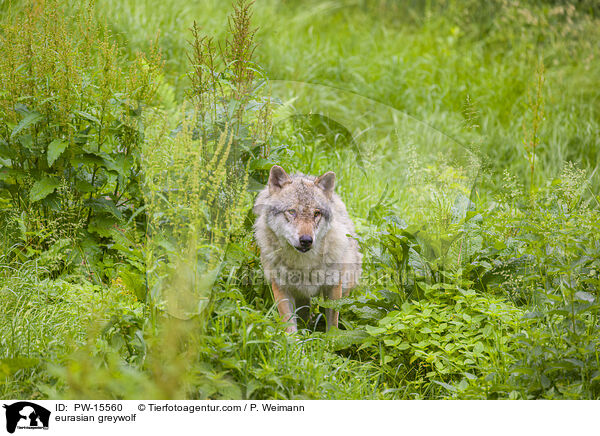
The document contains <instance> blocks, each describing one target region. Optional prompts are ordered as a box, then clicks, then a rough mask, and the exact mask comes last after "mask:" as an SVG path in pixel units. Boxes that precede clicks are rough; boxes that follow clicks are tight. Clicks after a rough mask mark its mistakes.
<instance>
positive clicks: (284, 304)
mask: <svg viewBox="0 0 600 436" xmlns="http://www.w3.org/2000/svg"><path fill="white" fill-rule="evenodd" d="M271 287H272V288H273V299H274V300H275V302H276V303H277V309H278V310H279V315H281V318H283V321H284V322H287V323H289V325H288V327H287V329H285V331H286V332H288V333H295V332H297V331H298V326H297V325H296V318H295V317H294V310H293V306H294V304H293V301H292V297H290V296H289V295H287V294H286V293H285V292H283V291H282V290H281V289H279V286H277V283H275V281H272V282H271Z"/></svg>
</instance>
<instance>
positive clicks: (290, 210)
mask: <svg viewBox="0 0 600 436" xmlns="http://www.w3.org/2000/svg"><path fill="white" fill-rule="evenodd" d="M287 213H289V214H290V215H291V216H294V217H295V216H296V209H289V210H288V211H287Z"/></svg>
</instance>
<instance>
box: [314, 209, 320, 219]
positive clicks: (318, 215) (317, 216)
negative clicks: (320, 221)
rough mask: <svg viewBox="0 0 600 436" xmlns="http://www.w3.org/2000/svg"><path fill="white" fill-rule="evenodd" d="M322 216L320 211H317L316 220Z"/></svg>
mask: <svg viewBox="0 0 600 436" xmlns="http://www.w3.org/2000/svg"><path fill="white" fill-rule="evenodd" d="M320 216H321V211H320V210H315V218H319V217H320Z"/></svg>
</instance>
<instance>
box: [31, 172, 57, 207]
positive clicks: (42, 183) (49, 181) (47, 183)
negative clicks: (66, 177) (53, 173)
mask: <svg viewBox="0 0 600 436" xmlns="http://www.w3.org/2000/svg"><path fill="white" fill-rule="evenodd" d="M59 184H60V183H59V181H58V180H56V179H55V178H53V177H44V178H43V179H41V180H38V181H37V182H35V183H34V184H33V186H32V188H31V191H29V199H30V200H31V201H33V202H36V201H40V200H42V199H44V198H46V197H47V196H48V195H50V194H52V193H53V192H54V190H55V189H56V188H58V185H59Z"/></svg>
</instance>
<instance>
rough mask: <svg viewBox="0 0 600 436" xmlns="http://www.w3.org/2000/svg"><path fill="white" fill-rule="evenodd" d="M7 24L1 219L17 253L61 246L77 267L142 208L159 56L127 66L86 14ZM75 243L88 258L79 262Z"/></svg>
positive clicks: (50, 8) (0, 114)
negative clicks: (146, 135) (147, 115)
mask: <svg viewBox="0 0 600 436" xmlns="http://www.w3.org/2000/svg"><path fill="white" fill-rule="evenodd" d="M9 15H10V14H9ZM7 21H8V20H5V21H4V22H3V23H2V32H1V33H0V52H1V53H2V56H0V90H1V91H0V186H1V188H2V197H3V200H4V202H3V206H4V209H5V212H6V211H7V210H8V211H10V210H13V211H18V212H10V213H9V215H10V216H9V217H8V221H9V222H10V223H12V224H13V227H14V228H15V230H16V234H17V235H18V237H17V239H18V241H20V243H21V244H22V245H23V249H22V250H21V251H20V252H19V251H17V252H16V253H18V254H19V255H20V256H19V257H21V258H23V257H31V255H38V254H39V253H40V252H41V251H43V250H47V249H49V248H51V247H53V246H60V247H61V250H63V249H64V250H65V251H66V252H67V253H69V254H70V255H69V256H65V257H64V260H67V259H68V261H69V262H74V261H75V260H76V259H78V260H79V261H82V260H85V257H88V256H91V257H93V254H92V253H93V251H94V249H93V247H94V246H96V245H97V244H98V243H99V242H102V241H104V242H106V238H110V237H111V234H112V232H113V231H114V226H115V225H116V224H117V223H120V222H121V221H122V220H123V219H125V218H128V217H129V216H131V215H132V213H133V211H135V210H136V209H137V208H139V206H140V204H141V195H140V192H139V187H138V182H139V176H140V171H141V167H140V151H141V149H140V145H141V143H142V141H143V129H144V124H143V118H142V111H143V109H144V107H145V105H147V104H149V103H150V102H151V100H152V98H153V95H154V92H155V89H156V85H157V82H156V80H155V79H156V76H157V72H158V71H159V69H160V60H159V57H158V54H157V53H156V52H154V53H151V54H150V55H149V56H144V55H138V56H137V58H136V59H135V60H133V61H128V60H126V59H124V58H123V56H122V55H121V54H120V52H119V49H118V48H117V46H116V44H115V43H114V42H112V37H111V34H110V32H109V31H108V30H107V29H106V28H105V27H104V26H102V25H100V24H98V23H97V22H96V21H95V20H94V19H93V18H92V11H91V9H86V8H82V9H74V10H69V9H67V7H66V5H65V3H64V2H62V1H61V0H49V1H47V2H41V3H37V4H32V5H30V6H28V7H27V8H26V10H25V11H24V12H23V13H22V14H18V15H17V17H16V18H15V19H14V20H13V21H12V22H7ZM65 241H69V242H65ZM73 242H77V243H81V244H83V245H85V246H88V247H90V245H91V248H92V249H91V250H87V252H86V253H85V254H82V253H83V251H79V252H78V251H77V250H75V249H73ZM61 250H56V251H57V252H58V251H61ZM78 253H81V255H80V254H78ZM56 254H57V253H56ZM81 257H83V258H84V259H81Z"/></svg>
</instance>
